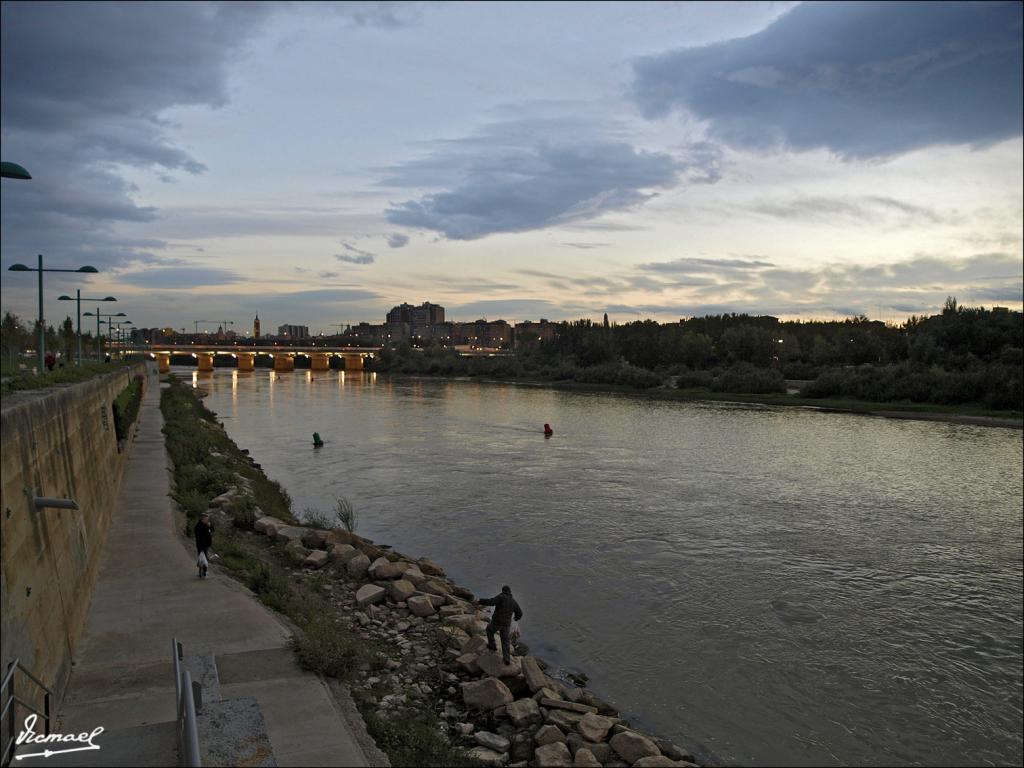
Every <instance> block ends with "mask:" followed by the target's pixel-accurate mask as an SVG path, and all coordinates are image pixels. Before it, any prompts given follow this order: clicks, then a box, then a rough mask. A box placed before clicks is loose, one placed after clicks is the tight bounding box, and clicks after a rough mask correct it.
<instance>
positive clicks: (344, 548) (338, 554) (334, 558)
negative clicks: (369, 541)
mask: <svg viewBox="0 0 1024 768" xmlns="http://www.w3.org/2000/svg"><path fill="white" fill-rule="evenodd" d="M359 554H361V553H360V552H359V550H358V549H356V548H355V547H353V546H352V545H351V544H332V545H331V562H332V563H341V564H342V565H344V564H346V563H347V562H348V561H349V560H351V559H352V558H353V557H355V556H356V555H359Z"/></svg>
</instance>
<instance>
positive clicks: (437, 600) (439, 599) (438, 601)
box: [423, 595, 445, 611]
mask: <svg viewBox="0 0 1024 768" xmlns="http://www.w3.org/2000/svg"><path fill="white" fill-rule="evenodd" d="M423 597H425V598H427V600H429V601H430V604H431V605H432V606H434V610H435V611H436V610H437V609H438V608H440V607H441V606H442V605H444V603H445V598H444V597H443V596H442V595H423Z"/></svg>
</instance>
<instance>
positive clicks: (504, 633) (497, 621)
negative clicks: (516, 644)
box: [477, 586, 523, 664]
mask: <svg viewBox="0 0 1024 768" xmlns="http://www.w3.org/2000/svg"><path fill="white" fill-rule="evenodd" d="M477 603H478V604H479V605H493V606H494V613H492V614H491V620H490V622H488V624H487V647H488V648H490V649H491V650H492V651H496V650H498V649H497V648H496V647H495V646H494V633H495V632H497V633H498V635H499V636H500V637H501V657H502V660H503V661H504V662H505V663H506V664H510V663H511V662H512V642H511V639H510V638H509V627H510V626H511V624H512V619H513V618H514V619H515V620H516V621H519V620H520V619H521V618H523V609H522V608H520V607H519V603H517V602H516V599H515V598H514V597H512V589H511V588H510V587H508V586H504V587H502V588H501V594H500V595H498V596H497V597H490V598H484V599H482V600H477Z"/></svg>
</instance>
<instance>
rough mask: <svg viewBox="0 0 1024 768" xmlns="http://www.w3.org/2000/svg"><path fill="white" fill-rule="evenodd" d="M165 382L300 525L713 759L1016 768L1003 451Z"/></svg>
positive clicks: (761, 419) (830, 417)
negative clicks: (498, 608) (379, 560)
mask: <svg viewBox="0 0 1024 768" xmlns="http://www.w3.org/2000/svg"><path fill="white" fill-rule="evenodd" d="M180 374H181V375H183V376H185V377H193V380H194V381H198V382H199V383H200V384H201V386H203V387H204V388H206V389H207V390H209V392H210V396H209V398H208V399H207V401H206V403H207V405H208V407H210V408H212V409H213V410H214V411H216V412H217V413H218V414H219V415H220V416H221V417H222V418H223V420H224V424H225V426H226V428H227V430H228V432H229V434H230V435H231V437H232V438H234V440H235V441H236V442H237V443H238V444H239V445H240V446H242V447H245V448H248V449H250V451H251V452H252V456H253V457H254V458H255V459H256V460H257V461H258V462H260V463H261V464H262V465H263V467H264V469H265V470H266V471H267V473H268V474H269V475H270V476H271V477H272V478H274V479H276V480H279V481H280V482H281V483H282V484H283V485H284V486H285V487H286V488H287V489H288V491H289V492H290V493H291V495H292V497H293V499H294V506H295V510H296V512H297V513H299V514H300V516H301V513H302V511H303V510H304V509H306V508H315V509H320V510H323V511H328V510H329V509H330V508H331V507H332V499H333V497H334V496H336V495H344V496H345V497H347V498H348V499H349V500H350V501H351V503H352V505H353V506H354V508H355V510H356V512H357V514H358V528H357V531H358V532H359V533H361V534H362V535H364V536H367V537H369V538H371V539H374V540H376V541H379V542H383V543H388V544H391V545H393V546H394V547H395V548H396V549H398V550H400V551H402V552H405V553H407V554H411V555H415V556H429V557H430V558H432V559H434V560H436V561H437V562H439V563H441V564H442V565H443V566H444V567H445V569H446V570H447V571H448V573H449V575H450V576H451V577H452V578H454V579H455V580H456V581H457V582H458V583H461V584H463V585H464V586H466V587H468V588H470V589H472V590H473V591H474V592H476V593H477V594H487V595H490V594H494V593H497V591H498V590H499V588H500V586H501V585H502V584H505V583H508V584H510V585H511V586H512V588H513V590H514V592H515V594H516V597H517V598H518V600H519V602H520V603H521V604H522V606H523V609H524V611H525V614H526V615H525V617H524V620H523V624H522V626H523V633H524V640H526V641H527V642H528V643H529V644H530V646H531V648H532V649H533V652H534V653H536V654H538V655H540V656H542V657H544V658H546V659H548V660H549V661H551V662H552V663H553V664H554V665H556V666H557V667H559V668H561V669H565V670H572V671H577V672H578V671H582V672H586V673H587V674H588V675H589V676H590V678H591V684H590V687H591V688H592V689H593V690H594V691H595V692H596V693H598V695H601V696H602V697H604V698H606V699H608V700H609V701H610V702H611V703H613V704H614V705H615V706H616V707H618V708H619V709H620V710H621V711H622V712H623V714H624V715H628V716H630V717H631V718H632V719H633V722H634V723H635V724H637V725H638V726H640V727H643V728H647V729H650V730H652V731H654V732H656V733H658V734H659V735H664V736H667V737H669V738H673V739H676V740H678V741H680V742H681V743H683V744H684V745H685V746H687V747H689V748H691V749H693V750H694V751H695V752H696V753H697V755H698V756H699V757H701V758H703V759H704V760H713V761H716V762H719V763H721V764H730V765H731V764H744V765H783V764H785V765H839V764H852V765H871V764H875V765H877V764H884V765H911V764H929V765H967V764H971V765H976V764H982V765H984V764H995V765H1012V764H1016V765H1020V764H1021V761H1022V726H1021V718H1022V652H1024V649H1022V602H1024V601H1022V575H1024V574H1022V525H1024V524H1022V503H1024V502H1022V496H1024V493H1022V479H1021V478H1022V472H1024V461H1022V437H1021V433H1020V431H1017V430H1010V429H998V428H982V427H975V426H963V425H954V424H943V423H933V422H915V421H896V420H886V419H876V418H870V417H864V416H855V415H848V414H835V413H822V412H817V411H814V410H803V409H780V408H769V407H752V406H742V405H731V404H721V403H676V402H660V401H656V400H651V399H646V398H643V397H632V396H628V395H616V394H592V393H586V394H583V393H570V392H562V391H554V390H550V389H545V388H541V387H531V386H524V385H513V384H489V383H477V382H471V381H446V380H437V379H403V380H388V379H387V378H386V377H384V376H377V375H374V374H368V373H357V374H348V375H345V374H343V373H341V372H338V371H331V372H329V373H328V372H324V373H319V372H317V373H312V372H309V371H295V372H294V373H285V374H274V373H271V372H270V371H257V372H255V373H251V374H247V373H237V372H235V371H231V370H218V371H216V372H214V373H213V374H196V373H194V372H193V371H191V370H188V369H182V370H181V371H180ZM200 377H204V378H200ZM544 422H550V423H551V424H552V425H553V427H554V430H555V434H554V437H552V438H551V439H545V438H544V436H543V435H542V434H541V428H542V426H543V424H544ZM314 431H317V432H319V433H320V435H321V436H322V437H323V438H324V440H326V441H327V444H326V446H325V447H323V448H322V449H319V450H314V449H313V448H312V445H311V442H312V433H313V432H314Z"/></svg>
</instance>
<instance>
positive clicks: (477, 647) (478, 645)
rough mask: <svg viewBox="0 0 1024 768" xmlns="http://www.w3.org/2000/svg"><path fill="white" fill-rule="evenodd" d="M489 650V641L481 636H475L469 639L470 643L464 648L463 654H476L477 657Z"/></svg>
mask: <svg viewBox="0 0 1024 768" xmlns="http://www.w3.org/2000/svg"><path fill="white" fill-rule="evenodd" d="M486 650H487V640H485V639H484V638H482V637H480V635H473V637H471V638H469V642H468V643H466V644H465V645H464V646H462V652H463V653H475V654H477V655H479V654H481V653H483V652H484V651H486Z"/></svg>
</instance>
